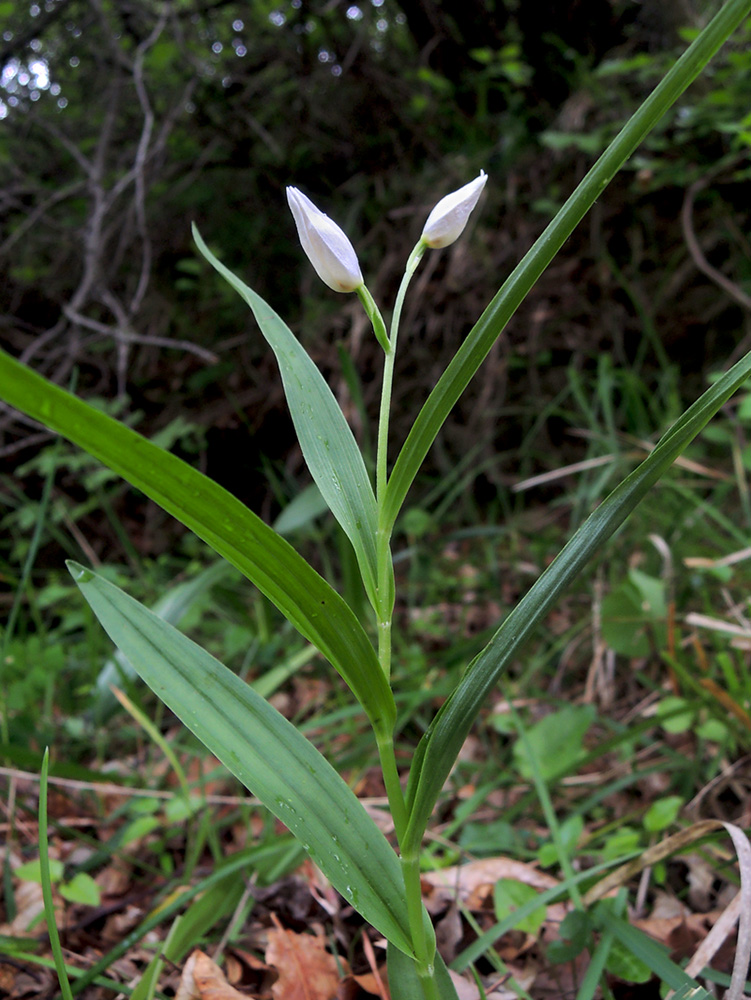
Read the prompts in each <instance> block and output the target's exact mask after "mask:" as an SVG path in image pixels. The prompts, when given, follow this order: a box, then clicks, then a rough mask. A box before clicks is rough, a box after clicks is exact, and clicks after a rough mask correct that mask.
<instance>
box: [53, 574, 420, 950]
mask: <svg viewBox="0 0 751 1000" xmlns="http://www.w3.org/2000/svg"><path fill="white" fill-rule="evenodd" d="M68 567H69V569H70V572H71V575H72V576H73V578H74V580H75V581H76V583H77V584H78V587H79V589H80V590H81V593H82V594H83V596H84V597H85V598H86V600H87V601H88V602H89V604H90V606H91V608H92V610H93V611H94V614H95V615H96V616H97V618H98V619H99V621H100V622H101V624H102V626H103V627H104V629H105V631H106V632H107V633H108V635H109V636H110V638H111V639H112V641H113V642H114V643H115V644H116V645H117V646H118V647H119V648H120V649H121V650H122V651H123V653H124V654H125V655H126V656H127V657H128V659H129V660H130V662H131V663H132V664H133V666H134V667H135V669H136V670H137V671H138V673H139V674H140V676H141V677H142V678H143V680H144V681H145V682H146V683H147V684H148V685H149V687H150V688H151V689H152V690H153V691H154V693H155V694H156V695H157V696H158V697H159V698H160V699H161V700H162V701H163V702H164V703H165V704H166V705H167V706H168V708H170V709H171V710H172V711H173V712H174V713H175V715H176V716H177V717H178V718H179V719H181V720H182V722H184V723H185V725H186V726H187V727H188V729H190V730H191V732H193V733H194V734H195V735H196V736H197V737H198V739H199V740H201V742H202V743H203V744H204V745H205V746H206V747H208V748H209V750H210V751H211V752H212V753H213V754H215V755H216V756H217V757H218V758H219V760H221V761H222V763H223V764H224V765H225V766H226V767H227V768H228V769H229V770H230V771H231V772H232V773H233V774H234V775H235V776H236V777H237V778H238V779H239V780H240V781H241V782H242V783H243V784H244V785H245V786H246V787H247V788H249V789H250V790H251V791H252V792H253V794H254V795H257V796H258V798H259V799H261V801H262V802H263V803H264V805H265V806H266V807H267V808H268V809H269V810H270V811H271V812H272V813H274V815H275V816H277V817H278V818H279V819H280V820H281V821H282V822H283V823H284V824H285V826H287V828H288V829H289V830H290V832H291V833H293V834H294V835H295V836H296V837H297V838H298V840H299V841H300V842H301V843H302V844H303V846H304V847H305V849H306V850H307V851H308V852H309V853H310V856H311V857H312V858H313V860H314V861H315V862H316V864H317V865H318V866H319V867H320V869H321V871H323V872H324V874H325V875H326V876H327V877H328V878H329V879H330V881H331V883H332V885H334V886H335V887H336V889H338V891H339V892H340V893H341V894H342V896H344V898H345V899H347V900H348V902H349V903H351V905H352V906H354V907H355V909H356V910H358V911H359V912H360V913H361V914H362V915H363V917H364V918H365V919H366V920H367V921H368V922H369V923H371V924H372V925H373V926H374V927H375V928H377V929H378V930H379V931H380V932H381V934H383V935H384V937H386V938H387V939H388V940H389V941H391V942H392V943H393V944H394V945H395V946H396V947H397V948H399V949H400V950H402V951H404V952H406V953H407V954H412V948H411V944H410V934H409V930H408V925H407V918H406V915H405V913H404V903H403V895H404V885H403V882H402V876H401V870H400V868H399V862H398V861H397V858H396V855H395V854H394V852H393V850H392V849H391V847H390V846H389V843H388V841H387V840H386V838H385V837H384V836H383V834H382V833H381V832H380V830H379V829H378V827H377V826H376V825H375V823H374V822H373V820H372V819H371V818H370V817H369V816H368V814H367V813H366V812H365V810H364V809H363V807H362V805H361V804H360V802H359V801H358V799H357V798H356V796H355V795H354V793H353V792H352V791H351V789H350V788H349V787H348V785H347V784H345V782H344V781H343V780H342V778H340V777H339V775H338V774H337V772H336V771H335V770H334V769H333V767H332V766H331V765H330V764H329V763H328V761H327V760H326V759H325V758H324V757H323V756H322V755H321V754H320V753H319V752H318V751H317V750H316V749H315V747H314V746H313V745H312V744H311V743H310V742H309V741H308V740H307V739H305V737H304V736H303V735H302V734H301V733H299V732H298V730H297V729H295V727H294V726H293V725H292V723H290V722H288V721H287V720H286V719H285V718H284V716H282V715H280V713H279V712H277V710H276V709H275V708H273V707H272V706H271V705H270V704H269V703H268V702H267V701H265V699H263V698H261V697H260V696H259V695H257V694H256V693H255V691H253V689H252V688H251V687H249V686H248V685H247V684H245V683H244V682H243V681H241V680H240V679H239V678H238V677H237V676H236V675H235V674H233V673H232V671H231V670H228V669H227V667H225V666H224V665H223V664H222V663H220V662H219V661H218V660H216V659H214V657H213V656H211V655H210V654H209V653H207V652H206V650H204V649H202V648H201V647H200V646H198V645H197V644H196V643H194V642H192V640H190V639H188V638H187V637H186V636H184V635H182V633H180V632H178V631H177V629H175V628H173V626H171V625H169V624H168V623H167V622H165V621H164V620H163V619H161V618H159V617H158V616H157V615H155V614H154V613H153V612H152V611H149V609H148V608H146V607H144V606H143V605H142V604H140V603H139V602H138V601H136V600H134V599H133V598H132V597H129V596H128V595H127V594H125V593H124V592H123V591H122V590H120V588H119V587H116V586H115V585H114V584H112V583H109V582H107V581H106V580H103V579H102V578H101V577H98V576H96V575H95V574H94V573H92V572H91V571H90V570H87V569H84V567H82V566H79V565H78V564H76V563H69V564H68Z"/></svg>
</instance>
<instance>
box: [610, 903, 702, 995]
mask: <svg viewBox="0 0 751 1000" xmlns="http://www.w3.org/2000/svg"><path fill="white" fill-rule="evenodd" d="M596 919H597V922H598V923H599V924H600V925H601V926H602V927H603V928H604V929H605V930H608V931H610V932H611V933H612V934H613V936H614V937H615V938H617V940H618V941H620V943H621V944H622V945H623V947H624V948H626V949H628V951H630V952H631V954H632V955H634V957H635V958H638V959H639V960H640V961H641V962H644V964H645V965H646V966H648V967H649V968H650V969H651V970H652V972H654V974H655V975H656V976H658V977H659V978H660V979H661V980H662V982H663V983H665V984H666V985H667V986H670V987H671V988H672V989H674V990H681V989H686V988H689V989H693V990H695V991H696V992H695V993H689V996H690V997H691V998H692V1000H704V998H709V996H710V994H709V993H707V991H706V990H705V989H703V988H702V987H701V986H700V985H699V983H697V982H696V980H695V979H691V977H690V976H687V975H686V973H685V972H684V971H683V969H682V968H681V967H680V965H676V964H675V962H672V961H671V960H670V958H669V956H668V953H667V951H666V950H665V948H664V947H662V946H661V945H659V944H658V943H657V941H654V940H653V939H652V938H650V937H647V935H646V934H645V933H644V931H641V930H639V928H638V927H634V926H633V925H632V924H630V923H629V922H628V921H627V920H624V919H623V917H619V916H617V915H616V914H615V913H613V911H612V910H611V909H610V907H609V906H608V905H607V904H605V905H603V904H599V905H598V906H597V909H596Z"/></svg>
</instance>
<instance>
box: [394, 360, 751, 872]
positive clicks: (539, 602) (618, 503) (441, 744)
mask: <svg viewBox="0 0 751 1000" xmlns="http://www.w3.org/2000/svg"><path fill="white" fill-rule="evenodd" d="M749 375H751V353H749V354H747V355H746V356H745V357H743V358H742V359H741V360H740V361H739V362H738V363H737V364H735V365H734V366H733V367H732V368H731V369H730V370H729V371H727V372H726V373H725V374H724V375H723V376H722V378H720V379H718V380H717V382H715V383H714V385H713V386H712V387H711V388H710V389H708V390H707V391H706V392H705V393H704V394H703V395H702V396H700V397H699V399H698V400H696V402H695V403H693V404H692V405H691V406H690V407H689V408H688V410H686V412H685V413H684V414H683V416H682V417H680V419H679V420H677V421H676V422H675V423H674V424H673V426H672V427H671V428H670V429H669V430H668V431H667V432H666V433H665V434H664V435H663V437H662V438H661V439H660V441H659V442H658V443H657V445H656V446H655V448H654V450H653V451H652V453H651V454H650V455H649V456H648V457H647V458H646V459H645V460H644V461H643V462H642V463H641V465H639V466H638V468H636V469H635V470H634V471H633V472H632V473H631V474H630V475H629V476H627V477H626V479H624V480H623V482H622V483H621V484H620V485H619V486H617V487H616V488H615V489H614V490H613V492H612V493H611V494H610V495H609V496H608V497H607V498H606V499H605V500H603V502H602V503H601V504H600V506H599V507H597V509H596V510H594V511H593V513H592V514H590V516H589V517H588V518H587V520H586V521H585V522H584V524H583V525H582V526H581V527H580V528H579V530H578V531H577V532H576V534H575V535H574V536H573V538H572V539H571V540H570V541H569V542H568V543H567V544H566V545H565V546H564V548H563V549H562V550H561V552H560V553H559V554H558V556H556V558H555V559H554V560H553V562H552V563H551V564H550V566H548V568H547V569H546V570H545V572H544V573H543V574H542V576H541V577H540V578H539V579H538V580H537V582H536V583H535V584H534V585H533V586H532V587H531V588H530V590H529V591H528V592H527V593H526V594H525V596H524V597H523V598H522V600H521V601H520V602H519V604H517V606H516V607H515V608H514V609H513V611H512V612H511V613H510V614H509V616H508V618H506V620H505V621H504V622H503V624H502V625H501V627H500V628H499V629H498V631H497V632H496V634H495V635H494V636H493V638H492V639H491V640H490V642H489V643H488V645H487V646H486V647H485V648H484V649H483V650H482V652H481V653H479V654H478V656H476V657H475V659H474V660H473V661H472V663H471V664H470V666H469V668H468V669H467V671H466V673H465V674H464V677H463V678H462V680H461V681H460V682H459V685H458V686H457V687H456V688H455V689H454V691H453V692H452V693H451V695H450V696H449V698H448V699H447V700H446V701H445V702H444V704H443V705H442V706H441V709H440V711H439V712H438V714H437V715H436V717H435V719H434V720H433V722H432V723H431V725H430V728H429V729H428V731H427V732H426V733H425V735H424V736H423V738H422V740H421V741H420V743H419V745H418V747H417V751H416V753H415V758H414V760H413V764H412V768H411V771H410V775H409V785H408V790H407V807H408V810H409V814H410V819H409V826H408V829H407V834H406V837H405V839H404V842H403V843H402V850H403V851H405V853H406V852H407V851H409V850H415V845H416V844H417V843H419V841H420V840H421V839H422V834H423V832H424V830H425V826H426V824H427V822H428V819H429V817H430V814H431V812H432V811H433V807H434V805H435V803H436V800H437V799H438V795H439V794H440V791H441V788H442V787H443V783H444V782H445V780H446V778H447V777H448V775H449V772H450V771H451V768H452V767H453V765H454V761H455V760H456V757H457V755H458V753H459V751H460V749H461V746H462V743H463V742H464V740H465V739H466V737H467V734H468V733H469V730H470V728H471V726H472V723H473V722H474V720H475V719H476V718H477V715H478V713H479V712H480V710H481V708H482V707H483V705H484V704H486V703H487V699H488V695H489V694H490V691H491V690H492V688H493V687H494V686H495V685H496V683H497V682H498V679H499V678H500V676H501V673H502V672H503V670H504V669H505V667H506V665H507V664H508V662H509V661H510V660H511V659H512V658H513V657H514V656H516V655H517V654H518V652H519V650H520V649H521V648H522V646H523V645H524V644H525V643H526V641H527V640H528V639H529V638H530V636H531V635H532V633H533V632H534V631H535V629H536V628H537V626H538V624H539V623H540V622H541V621H542V620H543V619H544V618H545V616H546V615H547V614H548V612H549V611H550V609H551V608H552V607H553V605H554V604H555V602H556V601H557V600H558V599H559V598H560V597H561V595H562V594H563V592H564V590H565V588H566V587H567V586H568V585H569V583H571V581H572V580H573V579H574V578H575V577H576V576H577V575H578V574H579V572H580V571H581V570H582V569H583V567H584V566H585V564H586V563H587V562H588V560H589V559H591V557H592V556H593V555H594V554H595V553H596V552H598V551H600V550H601V548H602V546H603V544H604V543H605V542H606V541H607V539H608V538H610V536H611V535H612V534H613V533H614V532H615V531H616V530H617V529H618V528H619V527H620V526H621V524H623V522H624V521H625V520H626V518H627V517H628V515H629V514H630V513H631V511H632V510H633V509H634V508H635V507H636V505H637V504H638V503H639V501H640V500H642V499H643V497H644V496H645V494H646V493H647V491H648V490H649V489H651V487H652V486H653V485H654V484H655V483H656V482H657V480H658V479H659V478H660V476H661V475H663V473H664V472H665V471H666V470H667V469H668V468H669V467H670V465H671V464H672V463H673V462H674V461H675V459H676V458H677V457H678V455H680V453H681V452H682V451H683V449H684V448H685V447H686V446H687V445H688V444H689V443H690V442H691V441H692V440H693V438H694V437H695V436H696V435H697V434H698V433H699V431H700V430H701V429H702V428H703V427H704V425H705V424H706V423H707V422H708V421H709V420H710V419H711V417H712V416H714V414H715V413H716V412H717V411H718V410H719V408H720V407H721V406H722V404H723V403H724V402H726V400H728V399H729V398H730V396H732V394H733V393H734V392H735V391H736V389H738V388H739V386H741V385H742V384H743V382H745V380H746V379H747V378H748V377H749Z"/></svg>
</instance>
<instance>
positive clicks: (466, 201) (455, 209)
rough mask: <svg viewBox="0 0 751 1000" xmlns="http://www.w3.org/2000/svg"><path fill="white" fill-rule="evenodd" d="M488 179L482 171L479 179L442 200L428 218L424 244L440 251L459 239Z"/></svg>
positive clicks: (476, 178)
mask: <svg viewBox="0 0 751 1000" xmlns="http://www.w3.org/2000/svg"><path fill="white" fill-rule="evenodd" d="M487 179H488V175H487V174H486V173H485V171H484V170H481V171H480V175H479V177H475V179H474V180H473V181H470V182H469V184H465V185H464V187H460V188H459V190H458V191H452V193H451V194H447V195H446V197H445V198H441V200H440V201H439V202H438V204H437V205H436V207H435V208H434V209H433V211H432V212H431V213H430V215H429V216H428V221H427V222H426V223H425V227H424V229H423V231H422V242H423V243H425V244H426V245H427V246H429V247H433V249H435V250H439V249H440V248H441V247H447V246H449V245H450V244H451V243H453V242H454V240H457V239H459V237H460V236H461V234H462V231H463V230H464V227H465V226H466V225H467V219H468V218H469V213H470V212H471V211H472V209H473V208H474V207H475V205H476V204H477V200H478V198H479V197H480V195H481V194H482V189H483V188H484V187H485V181H487Z"/></svg>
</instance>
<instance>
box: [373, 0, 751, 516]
mask: <svg viewBox="0 0 751 1000" xmlns="http://www.w3.org/2000/svg"><path fill="white" fill-rule="evenodd" d="M749 11H751V0H729V2H728V3H726V4H725V5H724V6H723V7H722V8H721V9H720V11H719V13H718V14H717V15H716V16H715V17H714V18H713V19H712V20H711V21H710V22H709V24H708V25H707V26H706V27H705V28H704V30H703V31H702V32H701V33H700V34H699V35H698V36H697V38H696V39H695V40H694V42H693V43H692V44H691V45H690V46H689V48H688V49H687V50H686V51H685V52H684V53H683V55H682V56H681V58H680V59H679V60H678V62H677V63H676V64H675V66H673V68H672V69H671V70H670V72H669V73H668V74H667V75H666V76H665V77H664V79H663V80H661V82H660V83H659V84H658V85H657V87H656V88H655V89H654V91H653V92H652V93H651V94H650V95H649V97H648V98H647V99H646V101H645V102H644V103H643V104H642V105H641V107H640V108H639V109H638V110H637V111H636V112H635V114H634V115H633V116H632V117H631V118H630V119H629V121H628V122H627V124H626V125H625V126H624V128H623V129H622V130H621V132H620V133H619V134H618V135H617V136H616V138H615V139H614V140H613V142H612V143H611V144H610V146H608V148H607V149H606V150H605V152H604V153H603V154H602V156H601V157H600V159H599V160H598V161H597V162H596V163H595V165H594V166H593V167H592V169H591V170H590V171H589V173H588V174H587V175H586V177H585V178H584V180H582V182H581V183H580V184H579V186H578V187H577V188H576V190H575V191H574V193H573V194H572V195H571V197H570V198H569V199H568V201H567V202H566V203H565V205H563V207H562V208H561V210H560V211H559V212H558V214H557V215H556V217H555V218H554V219H553V221H552V222H551V223H550V225H549V226H548V227H547V228H546V230H545V232H544V233H543V234H542V236H540V238H539V239H538V240H537V241H536V242H535V244H534V245H533V246H532V248H531V249H530V250H529V251H528V253H527V254H526V255H525V256H524V258H523V259H522V260H521V261H520V263H519V264H518V265H517V266H516V267H515V268H514V270H513V272H512V273H511V275H510V276H509V277H508V279H507V280H506V281H505V282H504V284H503V286H502V287H501V288H500V290H499V291H498V293H497V294H496V295H495V297H494V298H493V300H492V301H491V302H490V304H489V305H488V307H487V309H486V310H485V312H484V313H483V314H482V316H481V317H480V318H479V320H478V321H477V323H475V325H474V326H473V327H472V329H471V330H470V332H469V334H468V335H467V337H466V339H465V340H464V342H463V343H462V345H461V347H460V348H459V350H458V351H457V352H456V355H455V356H454V357H453V359H452V360H451V362H450V363H449V365H448V367H447V368H446V371H445V372H444V373H443V375H441V377H440V379H439V380H438V382H437V383H436V386H435V388H434V389H433V391H432V392H431V394H430V396H429V397H428V399H427V400H426V402H425V405H424V406H423V408H422V409H421V410H420V412H419V414H418V415H417V418H416V420H415V422H414V424H413V426H412V429H411V430H410V432H409V435H408V436H407V440H406V441H405V443H404V446H403V448H402V450H401V452H400V454H399V456H398V458H397V460H396V463H395V464H394V469H393V471H392V474H391V478H390V480H389V484H388V489H387V491H386V498H385V506H384V514H385V521H386V523H387V524H388V526H389V528H391V527H393V525H394V522H395V521H396V518H397V516H398V514H399V511H400V510H401V507H402V504H403V503H404V500H405V498H406V496H407V491H408V490H409V488H410V486H411V485H412V483H413V481H414V478H415V476H416V475H417V472H418V470H419V468H420V466H421V465H422V463H423V461H424V459H425V456H426V455H427V453H428V450H429V449H430V446H431V445H432V443H433V441H434V440H435V437H436V435H437V434H438V431H439V430H440V429H441V427H442V426H443V423H444V421H445V420H446V417H447V416H448V415H449V413H450V412H451V409H452V408H453V406H454V404H455V403H456V401H457V400H458V399H459V397H460V396H461V394H462V393H463V392H464V390H465V389H466V387H467V386H468V385H469V382H470V381H471V379H472V378H473V377H474V375H475V372H476V371H477V369H478V368H479V367H480V365H481V364H482V362H483V361H484V359H485V357H486V356H487V354H488V351H489V350H490V348H491V347H492V346H493V344H494V343H495V341H496V340H497V338H498V337H499V336H500V334H501V332H502V331H503V329H504V327H505V326H506V324H507V323H508V321H509V320H510V319H511V317H512V316H513V315H514V313H515V312H516V310H517V309H518V308H519V306H520V305H521V303H522V302H523V301H524V299H525V298H526V296H527V293H528V292H529V290H530V289H531V288H532V286H533V285H534V284H535V282H536V281H537V279H538V278H539V277H540V275H541V274H542V273H543V271H544V270H545V268H546V267H547V266H548V265H549V264H550V262H551V261H552V260H553V258H554V257H555V255H556V254H557V253H558V251H559V250H560V248H561V247H562V246H563V244H564V243H565V242H566V240H567V239H568V238H569V236H570V235H571V233H572V232H573V231H574V229H575V228H576V226H577V225H578V224H579V223H580V222H581V220H582V219H583V218H584V216H585V215H586V213H587V212H588V211H589V209H590V208H591V207H592V205H593V204H594V203H595V201H596V200H597V198H599V196H600V195H601V194H602V192H603V191H604V189H605V188H606V187H607V186H608V184H609V183H610V181H611V180H612V179H613V177H614V176H615V174H616V173H617V172H618V171H619V170H620V169H621V167H622V166H623V164H624V163H625V162H626V160H627V159H628V158H629V157H630V156H631V154H632V153H633V152H634V150H635V149H636V148H637V146H638V145H639V144H640V143H641V142H642V141H643V139H644V138H645V136H646V135H648V133H649V132H650V131H651V129H652V128H653V127H654V126H655V125H656V123H657V122H658V121H659V120H660V118H662V116H663V115H664V114H665V112H666V111H667V110H668V109H669V108H670V107H671V105H673V104H674V103H675V101H676V100H677V99H678V98H679V97H680V95H681V94H682V93H683V91H684V90H685V89H686V87H688V85H689V84H690V83H691V82H692V80H694V79H695V78H696V77H697V76H698V74H699V73H700V72H701V70H702V69H703V68H704V66H705V65H706V64H707V63H708V62H709V60H710V59H711V58H712V56H713V55H714V54H715V52H716V51H717V50H718V49H719V48H720V46H721V45H722V44H723V42H724V41H725V40H726V39H727V38H728V37H729V36H730V35H731V34H732V33H733V31H734V30H735V29H736V28H737V27H738V25H739V24H740V23H741V21H742V20H743V19H744V17H746V16H747V15H748V13H749Z"/></svg>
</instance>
